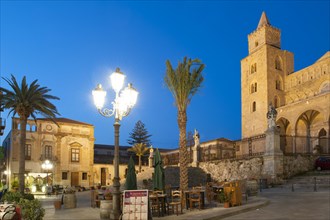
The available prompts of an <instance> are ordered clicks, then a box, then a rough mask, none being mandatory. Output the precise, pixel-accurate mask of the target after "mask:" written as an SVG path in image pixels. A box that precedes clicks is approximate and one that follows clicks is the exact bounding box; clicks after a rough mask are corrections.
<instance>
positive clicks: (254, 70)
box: [251, 63, 257, 74]
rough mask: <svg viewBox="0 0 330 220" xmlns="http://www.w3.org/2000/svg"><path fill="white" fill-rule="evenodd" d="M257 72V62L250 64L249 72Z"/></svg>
mask: <svg viewBox="0 0 330 220" xmlns="http://www.w3.org/2000/svg"><path fill="white" fill-rule="evenodd" d="M255 72H257V64H256V63H254V64H252V65H251V74H252V73H255Z"/></svg>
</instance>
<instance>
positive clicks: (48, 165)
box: [41, 160, 53, 186]
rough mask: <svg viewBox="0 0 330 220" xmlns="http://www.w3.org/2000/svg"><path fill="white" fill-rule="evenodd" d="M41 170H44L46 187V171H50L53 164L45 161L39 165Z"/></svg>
mask: <svg viewBox="0 0 330 220" xmlns="http://www.w3.org/2000/svg"><path fill="white" fill-rule="evenodd" d="M41 168H42V169H43V170H46V176H47V177H46V181H47V184H46V186H48V171H49V170H51V169H53V164H52V163H51V162H50V161H49V160H45V162H43V163H42V164H41Z"/></svg>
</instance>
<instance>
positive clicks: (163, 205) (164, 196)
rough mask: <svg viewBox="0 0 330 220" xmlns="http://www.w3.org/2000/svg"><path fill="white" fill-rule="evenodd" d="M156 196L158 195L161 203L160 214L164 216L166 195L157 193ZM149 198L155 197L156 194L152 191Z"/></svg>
mask: <svg viewBox="0 0 330 220" xmlns="http://www.w3.org/2000/svg"><path fill="white" fill-rule="evenodd" d="M157 196H158V199H159V201H160V202H161V204H162V216H164V215H165V213H166V198H167V197H166V194H158V195H157ZM149 198H150V199H155V198H156V196H155V195H153V194H152V193H150V194H149Z"/></svg>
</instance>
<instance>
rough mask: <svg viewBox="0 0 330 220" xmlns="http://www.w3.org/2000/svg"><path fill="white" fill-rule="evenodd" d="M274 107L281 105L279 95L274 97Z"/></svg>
mask: <svg viewBox="0 0 330 220" xmlns="http://www.w3.org/2000/svg"><path fill="white" fill-rule="evenodd" d="M274 107H275V108H278V107H280V101H279V99H278V97H277V96H275V97H274Z"/></svg>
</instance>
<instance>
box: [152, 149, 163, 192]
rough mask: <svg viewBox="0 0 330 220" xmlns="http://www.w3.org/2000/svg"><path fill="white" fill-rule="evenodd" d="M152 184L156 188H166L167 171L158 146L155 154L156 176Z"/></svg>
mask: <svg viewBox="0 0 330 220" xmlns="http://www.w3.org/2000/svg"><path fill="white" fill-rule="evenodd" d="M152 184H153V189H154V190H164V188H165V171H164V168H163V161H162V157H161V156H160V153H159V150H158V148H157V150H156V152H155V155H154V177H153V180H152Z"/></svg>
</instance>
